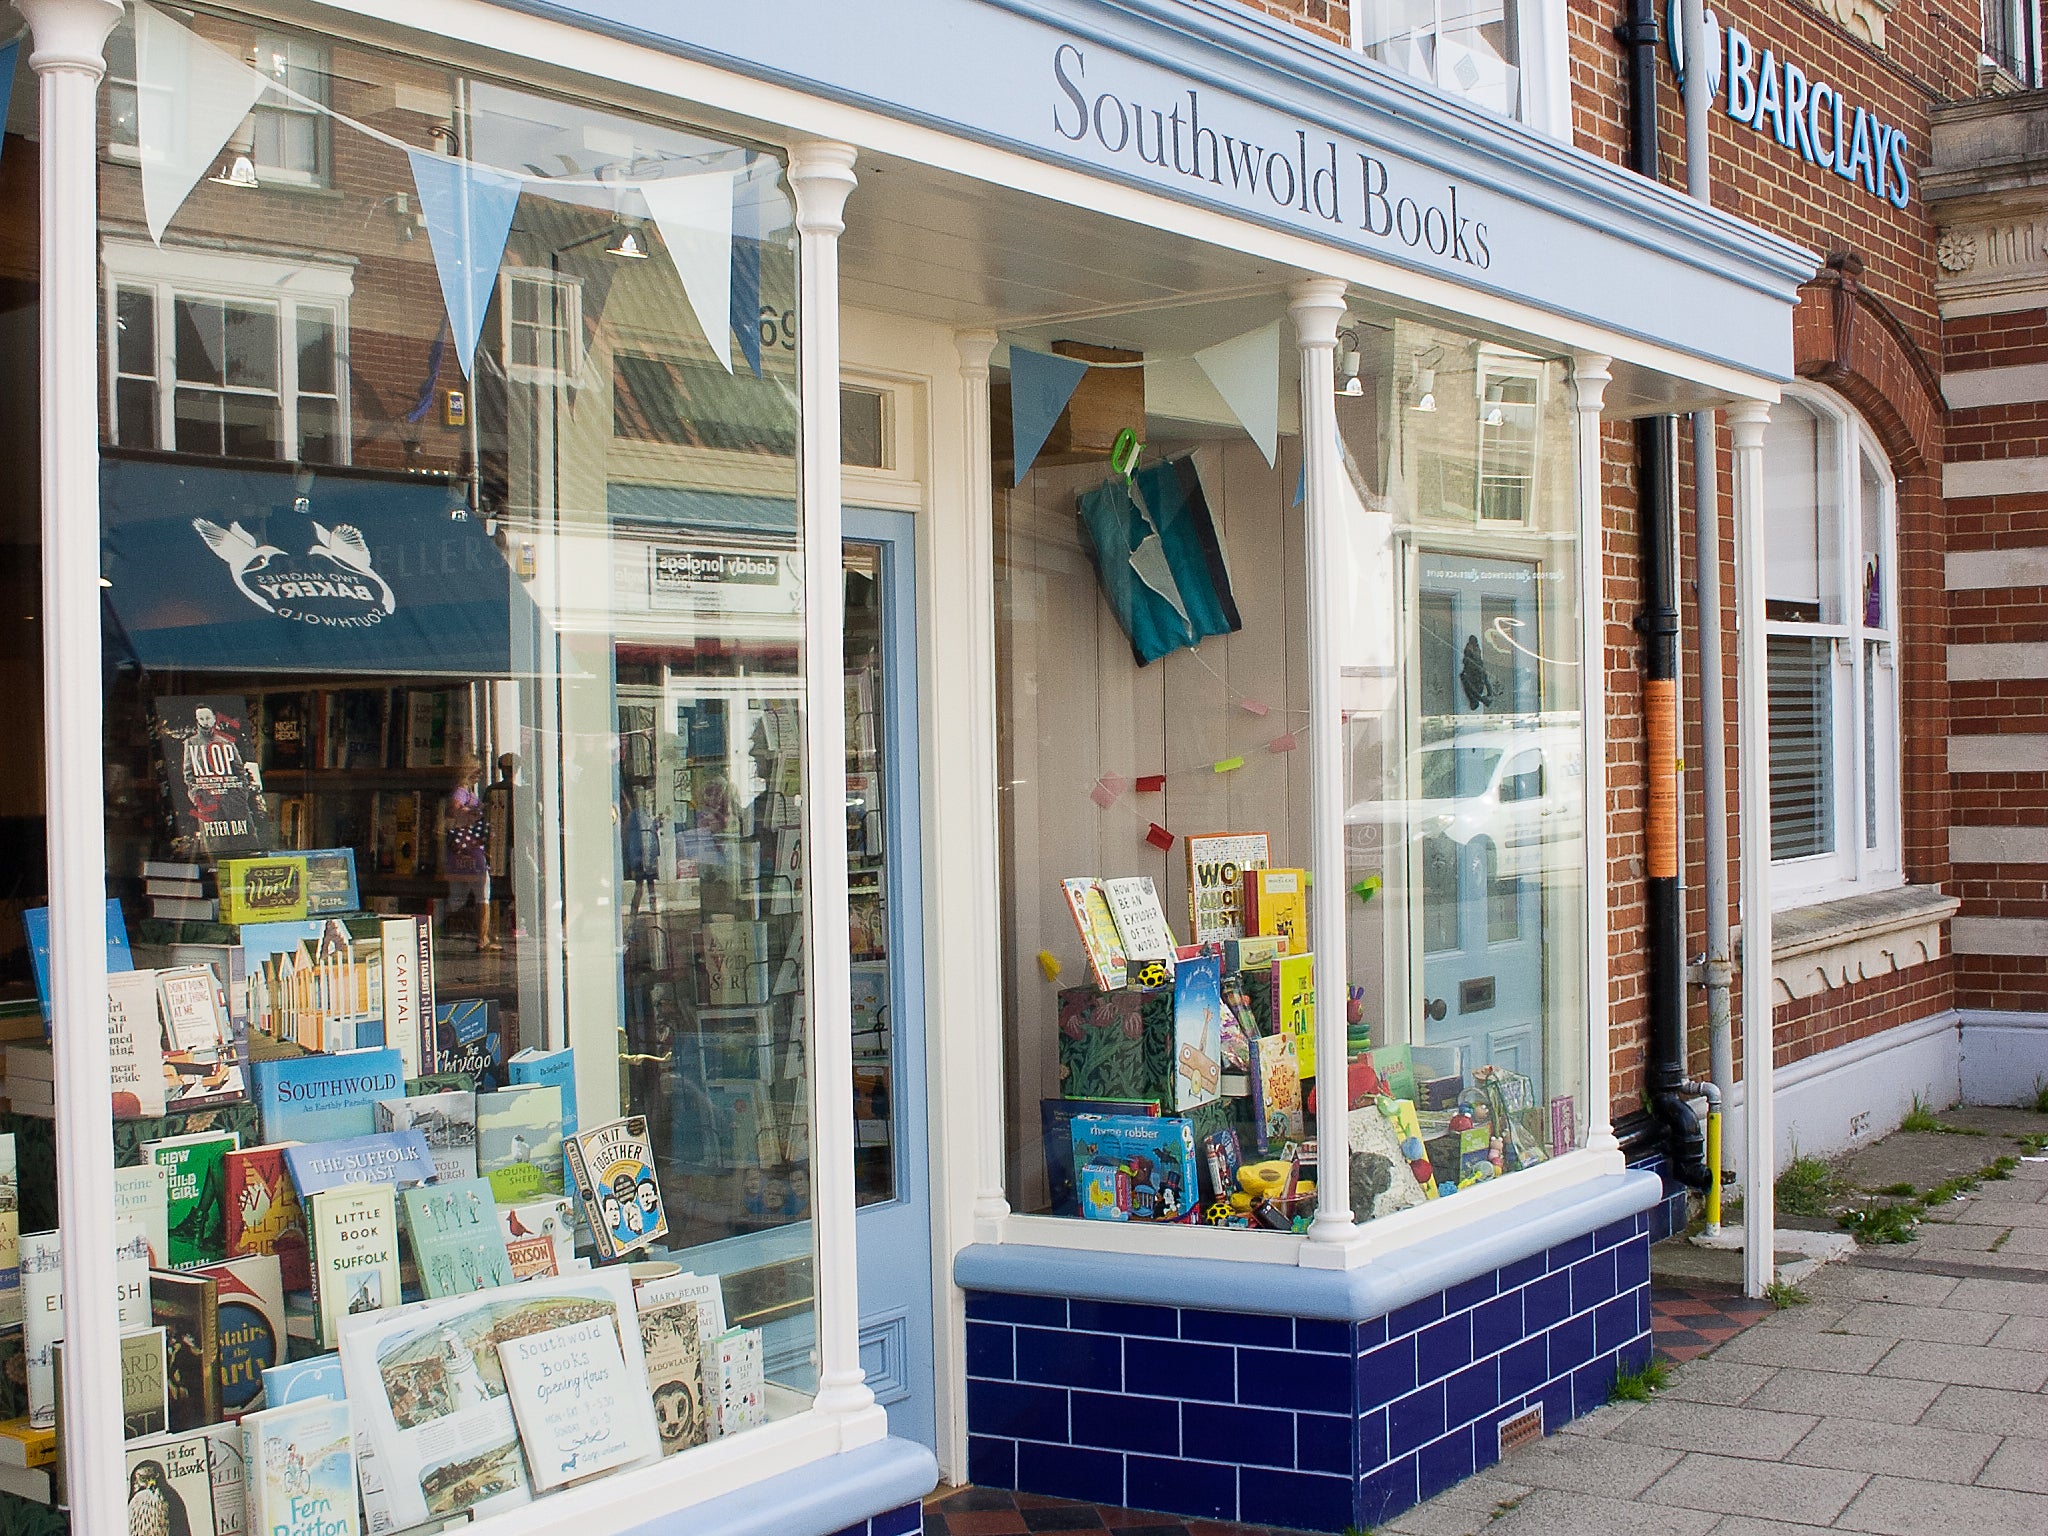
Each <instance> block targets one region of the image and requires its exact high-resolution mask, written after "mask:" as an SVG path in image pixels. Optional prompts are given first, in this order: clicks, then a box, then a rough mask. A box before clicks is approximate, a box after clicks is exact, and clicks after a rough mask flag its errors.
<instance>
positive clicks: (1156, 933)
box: [1102, 875, 1176, 986]
mask: <svg viewBox="0 0 2048 1536" xmlns="http://www.w3.org/2000/svg"><path fill="white" fill-rule="evenodd" d="M1102 894H1103V896H1104V897H1105V898H1107V900H1108V902H1109V913H1110V916H1111V918H1113V919H1114V920H1115V922H1116V933H1117V939H1118V940H1119V942H1121V943H1122V945H1123V950H1124V961H1125V965H1126V967H1127V968H1128V969H1129V970H1132V971H1139V970H1143V971H1146V972H1147V976H1146V984H1147V985H1152V986H1157V985H1159V984H1160V982H1161V981H1163V980H1164V977H1162V976H1160V975H1159V972H1158V971H1157V970H1156V969H1155V967H1159V966H1163V967H1165V970H1166V973H1167V974H1169V975H1170V974H1171V973H1172V971H1173V957H1174V950H1175V947H1176V946H1175V945H1174V942H1173V930H1172V929H1171V928H1169V927H1167V925H1166V909H1165V908H1164V907H1162V906H1160V905H1159V891H1158V889H1157V888H1156V887H1155V886H1154V885H1153V884H1152V877H1151V876H1150V875H1130V876H1127V877H1125V878H1123V879H1119V880H1105V881H1103V882H1102Z"/></svg>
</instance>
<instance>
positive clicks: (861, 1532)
mask: <svg viewBox="0 0 2048 1536" xmlns="http://www.w3.org/2000/svg"><path fill="white" fill-rule="evenodd" d="M832 1536H869V1532H868V1523H867V1521H865V1520H863V1521H861V1522H860V1524H858V1525H849V1526H846V1527H844V1528H843V1529H841V1530H837V1531H834V1532H833V1533H832Z"/></svg>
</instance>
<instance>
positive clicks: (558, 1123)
mask: <svg viewBox="0 0 2048 1536" xmlns="http://www.w3.org/2000/svg"><path fill="white" fill-rule="evenodd" d="M476 1168H477V1172H478V1173H480V1174H482V1175H483V1176H484V1177H485V1178H487V1179H489V1180H490V1181H491V1192H492V1193H493V1195H495V1196H496V1198H497V1201H498V1203H499V1204H501V1205H518V1204H520V1203H522V1202H524V1201H528V1200H539V1199H542V1198H544V1197H545V1196H548V1195H561V1194H566V1193H568V1185H567V1183H566V1181H565V1180H564V1177H563V1170H562V1090H561V1089H560V1088H557V1087H556V1086H555V1085H554V1084H552V1083H532V1084H526V1085H523V1086H520V1087H516V1088H500V1089H499V1090H498V1091H497V1092H496V1093H480V1094H478V1095H477V1096H476Z"/></svg>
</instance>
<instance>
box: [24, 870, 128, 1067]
mask: <svg viewBox="0 0 2048 1536" xmlns="http://www.w3.org/2000/svg"><path fill="white" fill-rule="evenodd" d="M21 928H22V932H23V933H24V934H26V935H27V937H28V963H29V970H30V972H31V973H32V974H33V975H34V977H35V982H36V1001H37V1002H39V1003H41V1004H42V1007H43V1030H44V1033H46V1034H47V1033H48V1032H49V1026H50V909H49V908H48V907H29V908H27V909H25V910H24V911H23V912H22V914H21ZM134 969H135V957H134V955H132V954H130V953H129V950H128V919H127V918H125V917H123V916H122V915H121V903H120V901H119V900H118V899H117V898H115V897H111V896H110V897H108V898H107V971H108V973H109V974H112V973H113V972H115V971H132V970H134Z"/></svg>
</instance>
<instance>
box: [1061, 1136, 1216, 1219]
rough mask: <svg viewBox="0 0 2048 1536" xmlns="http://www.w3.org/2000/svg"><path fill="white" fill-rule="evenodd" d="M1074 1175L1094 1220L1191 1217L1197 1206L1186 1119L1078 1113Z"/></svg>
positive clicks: (1197, 1187) (1084, 1208) (1083, 1204)
mask: <svg viewBox="0 0 2048 1536" xmlns="http://www.w3.org/2000/svg"><path fill="white" fill-rule="evenodd" d="M1073 1134H1074V1177H1075V1181H1076V1183H1077V1185H1078V1186H1079V1192H1080V1201H1081V1214H1082V1215H1083V1216H1085V1217H1088V1218H1090V1219H1093V1220H1097V1221H1193V1220H1194V1219H1195V1217H1196V1215H1197V1213H1198V1212H1199V1211H1200V1209H1201V1195H1200V1189H1201V1186H1200V1183H1199V1182H1198V1176H1197V1174H1196V1172H1195V1139H1194V1133H1193V1132H1192V1131H1191V1130H1190V1129H1189V1128H1188V1123H1187V1121H1185V1120H1174V1119H1164V1118H1162V1119H1157V1120H1155V1119H1152V1118H1151V1117H1150V1116H1147V1115H1077V1116H1076V1117H1075V1119H1074V1125H1073Z"/></svg>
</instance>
